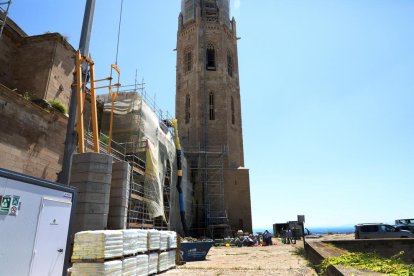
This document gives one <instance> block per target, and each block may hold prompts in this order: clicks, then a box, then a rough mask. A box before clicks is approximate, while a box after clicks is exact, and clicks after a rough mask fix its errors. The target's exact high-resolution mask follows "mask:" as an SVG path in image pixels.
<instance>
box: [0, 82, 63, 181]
mask: <svg viewBox="0 0 414 276" xmlns="http://www.w3.org/2000/svg"><path fill="white" fill-rule="evenodd" d="M0 116H1V120H0V130H1V132H0V156H1V158H0V167H2V168H5V169H9V170H12V171H16V172H20V173H24V174H28V175H31V176H35V177H40V178H44V179H47V180H51V181H56V180H57V174H58V173H59V172H60V170H61V168H62V156H63V149H64V142H65V133H66V122H67V118H66V116H65V115H63V114H61V113H59V112H55V111H47V110H45V109H42V108H40V107H39V106H37V105H35V104H33V103H32V102H30V101H27V100H25V99H24V98H23V97H22V96H20V95H18V94H16V93H15V92H13V91H11V90H10V89H8V88H6V87H4V86H2V85H0Z"/></svg>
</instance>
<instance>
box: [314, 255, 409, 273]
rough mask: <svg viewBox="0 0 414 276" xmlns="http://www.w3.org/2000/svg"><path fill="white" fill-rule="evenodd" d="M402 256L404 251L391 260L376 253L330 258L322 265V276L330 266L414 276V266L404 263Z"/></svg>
mask: <svg viewBox="0 0 414 276" xmlns="http://www.w3.org/2000/svg"><path fill="white" fill-rule="evenodd" d="M402 255H404V251H401V252H400V253H399V254H397V255H395V256H393V257H391V258H390V259H386V258H383V257H381V256H379V255H378V254H376V253H360V252H350V253H346V254H343V255H341V256H339V257H329V258H326V259H325V260H324V261H323V262H322V264H321V265H320V275H325V272H326V269H327V268H328V266H329V265H340V266H345V267H351V268H355V269H361V270H368V271H373V272H380V273H386V274H389V275H414V265H408V264H406V263H404V262H403V261H402V259H401V256H402Z"/></svg>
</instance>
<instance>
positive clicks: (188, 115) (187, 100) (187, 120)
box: [185, 94, 191, 124]
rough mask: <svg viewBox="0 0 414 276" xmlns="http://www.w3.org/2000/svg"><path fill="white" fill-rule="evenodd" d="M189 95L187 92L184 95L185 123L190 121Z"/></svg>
mask: <svg viewBox="0 0 414 276" xmlns="http://www.w3.org/2000/svg"><path fill="white" fill-rule="evenodd" d="M190 117H191V114H190V95H188V94H187V96H186V97H185V123H186V124H188V123H189V122H190Z"/></svg>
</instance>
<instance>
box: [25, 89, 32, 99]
mask: <svg viewBox="0 0 414 276" xmlns="http://www.w3.org/2000/svg"><path fill="white" fill-rule="evenodd" d="M23 99H25V100H26V101H31V100H32V97H30V94H29V92H27V91H26V92H24V94H23Z"/></svg>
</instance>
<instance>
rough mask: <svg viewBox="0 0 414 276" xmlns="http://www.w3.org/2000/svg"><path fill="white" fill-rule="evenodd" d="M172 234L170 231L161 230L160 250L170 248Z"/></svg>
mask: <svg viewBox="0 0 414 276" xmlns="http://www.w3.org/2000/svg"><path fill="white" fill-rule="evenodd" d="M170 235H171V234H170V231H160V250H167V249H168V240H169V237H170Z"/></svg>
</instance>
